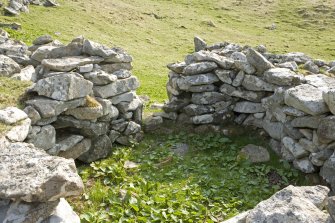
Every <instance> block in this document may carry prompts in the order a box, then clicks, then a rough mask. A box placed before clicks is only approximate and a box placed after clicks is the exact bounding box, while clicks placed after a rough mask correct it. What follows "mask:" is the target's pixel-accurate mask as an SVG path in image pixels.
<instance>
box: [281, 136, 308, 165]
mask: <svg viewBox="0 0 335 223" xmlns="http://www.w3.org/2000/svg"><path fill="white" fill-rule="evenodd" d="M282 143H283V145H284V146H285V148H286V149H288V150H289V151H290V152H291V153H292V155H293V156H294V157H295V158H296V159H300V158H303V157H306V156H308V154H309V153H308V151H306V150H305V149H304V148H303V147H302V146H301V145H300V144H299V143H297V142H296V141H295V140H294V139H292V138H290V137H287V136H286V137H284V138H283V139H282Z"/></svg>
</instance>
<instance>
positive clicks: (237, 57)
mask: <svg viewBox="0 0 335 223" xmlns="http://www.w3.org/2000/svg"><path fill="white" fill-rule="evenodd" d="M231 58H232V59H233V60H234V64H235V67H236V68H237V69H239V70H241V71H244V72H245V73H247V74H254V73H255V72H256V69H255V67H253V66H252V65H251V64H250V63H249V62H248V60H247V57H246V56H245V55H244V53H241V52H234V53H233V54H232V55H231Z"/></svg>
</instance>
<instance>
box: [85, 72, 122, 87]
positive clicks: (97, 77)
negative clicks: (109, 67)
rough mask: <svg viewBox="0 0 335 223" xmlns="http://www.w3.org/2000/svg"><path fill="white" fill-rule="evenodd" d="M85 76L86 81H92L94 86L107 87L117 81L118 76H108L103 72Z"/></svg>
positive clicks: (90, 73)
mask: <svg viewBox="0 0 335 223" xmlns="http://www.w3.org/2000/svg"><path fill="white" fill-rule="evenodd" d="M83 76H84V78H85V79H87V80H89V81H91V82H92V83H93V84H94V85H106V84H110V83H112V82H115V81H116V80H117V76H115V75H113V74H107V73H106V72H104V71H102V70H98V71H93V72H89V73H84V74H83Z"/></svg>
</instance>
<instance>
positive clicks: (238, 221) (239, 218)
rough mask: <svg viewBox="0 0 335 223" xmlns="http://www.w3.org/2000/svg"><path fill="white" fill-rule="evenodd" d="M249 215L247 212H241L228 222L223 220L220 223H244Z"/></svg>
mask: <svg viewBox="0 0 335 223" xmlns="http://www.w3.org/2000/svg"><path fill="white" fill-rule="evenodd" d="M248 214H249V211H245V212H242V213H241V214H238V215H236V216H235V217H232V218H230V219H228V220H225V221H223V222H221V223H245V220H246V218H247V216H248Z"/></svg>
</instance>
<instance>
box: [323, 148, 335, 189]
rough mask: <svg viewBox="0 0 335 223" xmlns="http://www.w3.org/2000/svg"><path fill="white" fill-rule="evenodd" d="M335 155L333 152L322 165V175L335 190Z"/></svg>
mask: <svg viewBox="0 0 335 223" xmlns="http://www.w3.org/2000/svg"><path fill="white" fill-rule="evenodd" d="M334 173H335V155H334V154H333V155H332V156H331V157H330V158H329V159H328V160H327V161H326V162H325V163H324V164H323V166H322V167H321V170H320V176H321V177H322V178H323V179H324V180H325V181H327V183H329V184H330V185H331V188H332V190H333V191H334V190H335V174H334Z"/></svg>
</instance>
